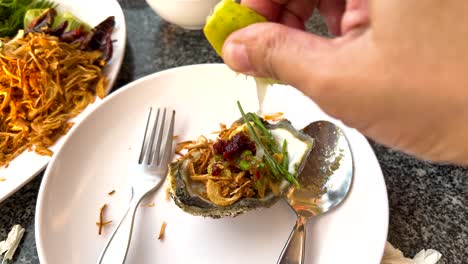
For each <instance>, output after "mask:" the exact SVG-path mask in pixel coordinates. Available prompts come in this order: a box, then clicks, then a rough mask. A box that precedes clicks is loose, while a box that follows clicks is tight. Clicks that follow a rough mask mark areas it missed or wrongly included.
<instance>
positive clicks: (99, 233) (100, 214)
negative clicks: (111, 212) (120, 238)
mask: <svg viewBox="0 0 468 264" xmlns="http://www.w3.org/2000/svg"><path fill="white" fill-rule="evenodd" d="M106 208H107V204H104V205H102V206H101V208H100V209H99V222H97V223H96V224H97V226H98V235H102V228H103V227H104V226H106V225H108V224H110V223H111V222H112V221H104V220H103V218H104V211H105V209H106Z"/></svg>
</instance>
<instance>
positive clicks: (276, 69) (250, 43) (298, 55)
mask: <svg viewBox="0 0 468 264" xmlns="http://www.w3.org/2000/svg"><path fill="white" fill-rule="evenodd" d="M340 46H343V45H342V44H341V43H340V42H339V41H336V40H334V39H328V38H323V37H320V36H317V35H314V34H311V33H308V32H305V31H301V30H297V29H294V28H290V27H287V26H284V25H280V24H275V23H257V24H253V25H250V26H248V27H246V28H243V29H241V30H238V31H236V32H234V33H232V34H231V35H230V36H229V37H228V39H227V40H226V41H225V43H224V46H223V59H224V61H225V63H226V64H227V65H228V66H229V67H231V68H232V69H233V70H235V71H237V72H241V73H245V74H248V75H254V76H257V77H271V78H274V79H276V80H279V81H282V82H285V83H288V84H290V85H292V86H294V87H296V88H299V89H301V90H303V89H305V88H306V87H307V86H308V85H307V84H308V83H311V82H313V84H314V86H315V87H317V86H321V82H322V81H325V80H329V79H330V78H332V75H334V74H335V73H339V72H340V70H339V67H341V66H340V61H341V59H339V58H337V56H338V55H339V54H342V53H343V52H337V49H339V48H340ZM333 78H336V76H335V77H333ZM323 85H325V84H323Z"/></svg>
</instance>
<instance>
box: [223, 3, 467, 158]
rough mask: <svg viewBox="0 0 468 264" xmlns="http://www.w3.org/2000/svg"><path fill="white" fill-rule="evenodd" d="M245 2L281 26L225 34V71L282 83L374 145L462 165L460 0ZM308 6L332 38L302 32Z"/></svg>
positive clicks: (463, 34)
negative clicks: (319, 16)
mask: <svg viewBox="0 0 468 264" xmlns="http://www.w3.org/2000/svg"><path fill="white" fill-rule="evenodd" d="M273 1H274V2H273ZM281 3H282V4H281ZM243 4H245V5H248V6H249V7H251V8H253V9H255V10H257V11H258V12H259V13H260V14H262V15H264V16H266V17H267V18H268V19H269V20H270V21H275V22H279V23H258V24H254V25H251V26H249V27H247V28H244V29H241V30H239V31H236V32H234V33H233V34H231V35H230V36H229V38H228V39H227V40H226V42H225V44H224V47H223V58H224V60H225V62H226V64H228V65H229V66H230V67H231V68H232V69H234V70H236V71H238V72H243V73H246V74H250V75H254V76H258V77H272V78H275V79H277V80H280V81H282V82H285V83H289V84H290V85H292V86H294V87H296V88H297V89H299V90H301V91H302V92H303V93H304V94H306V95H307V96H309V97H311V98H312V99H313V100H314V101H315V102H316V103H317V104H318V105H319V106H320V107H321V108H322V109H323V110H324V111H325V112H327V113H328V114H330V115H332V116H334V117H336V118H338V119H341V120H342V121H343V122H344V123H346V124H347V125H349V126H351V127H355V128H357V129H358V130H360V131H361V132H362V133H363V134H365V135H366V136H368V137H370V138H372V139H374V140H376V141H378V142H380V143H383V144H385V145H388V146H391V147H394V148H397V149H400V150H403V151H405V152H408V153H410V154H414V155H416V156H418V157H420V158H424V159H429V160H433V161H449V162H455V163H462V164H468V120H467V119H468V72H467V70H468V48H467V47H468V27H466V25H467V24H468V2H465V1H458V0H447V1H444V3H443V4H440V1H436V0H427V1H406V0H373V1H372V0H370V1H369V3H368V1H366V0H348V1H346V3H345V1H344V0H321V1H320V3H318V5H317V3H316V2H314V1H310V0H244V2H243ZM315 7H318V8H319V9H320V11H321V13H322V14H323V15H324V16H325V21H326V23H327V25H328V27H329V29H330V31H331V32H332V33H333V34H335V35H339V36H338V37H336V38H333V39H328V38H322V37H319V36H317V35H314V34H311V33H308V32H305V31H303V30H302V29H303V28H304V25H303V24H304V21H306V20H307V18H308V17H309V16H310V15H311V14H312V11H313V9H314V8H315Z"/></svg>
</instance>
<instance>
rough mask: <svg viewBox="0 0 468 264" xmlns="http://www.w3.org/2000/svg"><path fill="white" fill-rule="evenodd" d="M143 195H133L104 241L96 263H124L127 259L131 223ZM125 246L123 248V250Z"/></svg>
mask: <svg viewBox="0 0 468 264" xmlns="http://www.w3.org/2000/svg"><path fill="white" fill-rule="evenodd" d="M143 197H144V195H141V196H140V197H133V199H132V200H131V201H130V204H129V206H128V208H127V211H126V212H125V214H124V215H123V217H122V219H121V220H120V222H119V224H118V225H117V227H116V228H115V229H114V231H113V232H112V235H111V236H110V237H109V240H108V241H107V243H106V246H105V247H104V249H103V251H102V252H101V255H100V256H99V260H98V262H97V263H98V264H104V263H105V264H116V263H122V264H123V263H125V260H126V259H127V254H128V249H129V248H130V241H131V240H132V233H133V223H134V221H135V215H136V211H137V208H138V205H139V204H140V202H141V200H142V199H143ZM124 248H125V250H123V249H124Z"/></svg>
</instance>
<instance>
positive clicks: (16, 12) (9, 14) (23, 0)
mask: <svg viewBox="0 0 468 264" xmlns="http://www.w3.org/2000/svg"><path fill="white" fill-rule="evenodd" d="M55 6H56V4H55V3H53V2H51V1H47V0H0V36H2V37H12V36H14V35H16V33H17V32H18V30H20V29H22V28H23V27H24V25H23V19H24V15H25V14H26V12H27V11H28V10H30V9H44V8H50V7H55Z"/></svg>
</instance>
